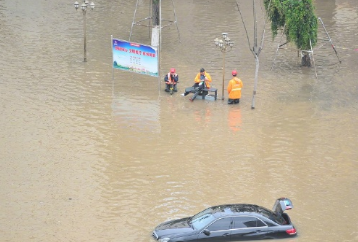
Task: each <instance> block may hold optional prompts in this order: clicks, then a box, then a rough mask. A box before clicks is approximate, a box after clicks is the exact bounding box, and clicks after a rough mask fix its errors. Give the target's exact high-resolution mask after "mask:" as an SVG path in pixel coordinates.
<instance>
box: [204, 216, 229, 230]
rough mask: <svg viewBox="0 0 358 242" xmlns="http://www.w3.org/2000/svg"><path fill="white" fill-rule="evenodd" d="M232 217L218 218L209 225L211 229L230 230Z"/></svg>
mask: <svg viewBox="0 0 358 242" xmlns="http://www.w3.org/2000/svg"><path fill="white" fill-rule="evenodd" d="M231 224H232V218H222V219H218V220H216V221H215V222H214V223H212V224H211V225H210V226H208V227H207V229H208V230H209V231H218V230H229V229H230V228H231Z"/></svg>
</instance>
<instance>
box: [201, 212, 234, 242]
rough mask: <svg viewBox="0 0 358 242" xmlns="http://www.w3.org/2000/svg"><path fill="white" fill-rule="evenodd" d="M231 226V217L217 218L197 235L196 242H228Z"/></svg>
mask: <svg viewBox="0 0 358 242" xmlns="http://www.w3.org/2000/svg"><path fill="white" fill-rule="evenodd" d="M231 226H232V218H231V217H225V218H219V219H217V220H215V221H214V222H213V223H211V224H210V225H209V226H207V227H206V228H204V229H203V230H202V231H201V232H200V233H199V235H198V239H197V241H203V242H204V241H205V242H211V241H213V242H218V241H229V240H230V229H231Z"/></svg>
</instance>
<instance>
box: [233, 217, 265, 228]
mask: <svg viewBox="0 0 358 242" xmlns="http://www.w3.org/2000/svg"><path fill="white" fill-rule="evenodd" d="M264 226H266V224H265V223H263V222H262V221H261V220H260V219H257V218H255V217H245V216H240V217H235V218H234V224H233V229H241V228H253V227H264Z"/></svg>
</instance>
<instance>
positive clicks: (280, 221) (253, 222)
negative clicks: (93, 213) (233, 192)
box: [152, 198, 297, 242]
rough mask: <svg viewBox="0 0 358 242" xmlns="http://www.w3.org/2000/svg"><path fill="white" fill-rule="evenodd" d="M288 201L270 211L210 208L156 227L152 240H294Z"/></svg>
mask: <svg viewBox="0 0 358 242" xmlns="http://www.w3.org/2000/svg"><path fill="white" fill-rule="evenodd" d="M292 208H293V205H292V202H291V200H290V199H288V198H279V199H277V200H276V202H275V204H274V206H273V211H271V210H269V209H267V208H264V207H261V206H258V205H254V204H226V205H219V206H213V207H210V208H207V209H205V210H204V211H202V212H200V213H198V214H196V215H194V216H192V217H187V218H182V219H176V220H171V221H167V222H164V223H162V224H160V225H158V226H157V227H156V228H155V229H154V231H153V234H152V236H153V238H154V239H155V240H157V241H159V242H184V241H205V242H207V241H215V242H219V241H238V240H258V239H279V238H288V237H293V236H296V234H297V232H296V229H295V227H294V225H293V224H292V223H291V219H290V217H289V216H288V215H287V214H286V213H284V211H286V210H289V209H292Z"/></svg>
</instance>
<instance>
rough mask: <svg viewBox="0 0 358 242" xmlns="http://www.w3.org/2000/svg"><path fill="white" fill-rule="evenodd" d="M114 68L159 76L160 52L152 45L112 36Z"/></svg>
mask: <svg viewBox="0 0 358 242" xmlns="http://www.w3.org/2000/svg"><path fill="white" fill-rule="evenodd" d="M112 53H113V63H112V65H113V68H115V69H120V70H125V71H130V72H135V73H138V74H144V75H150V76H155V77H158V53H157V50H156V49H155V48H153V47H151V46H147V45H142V44H138V43H134V42H128V41H124V40H119V39H113V38H112Z"/></svg>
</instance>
